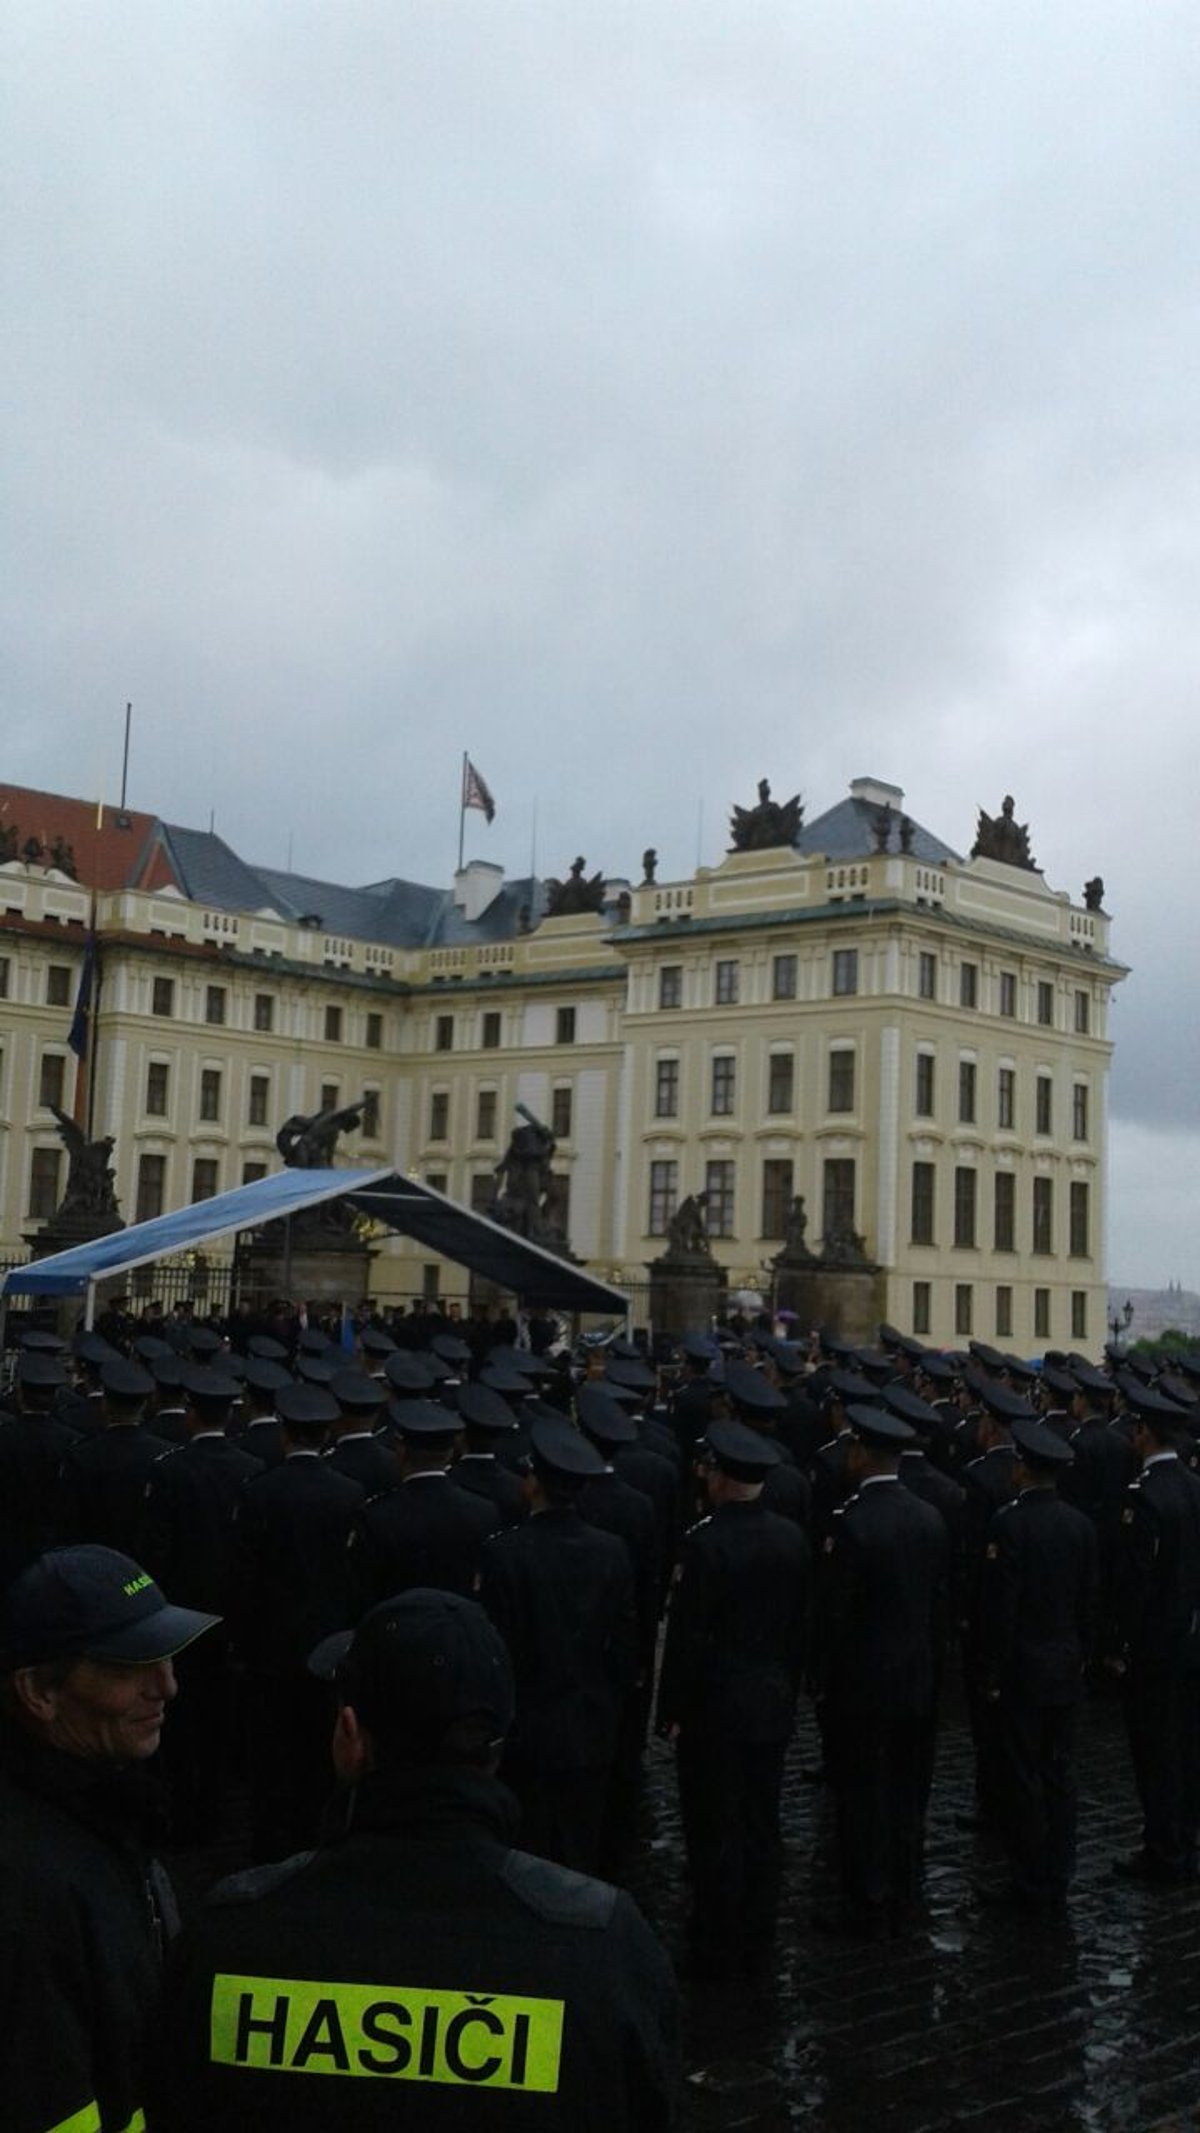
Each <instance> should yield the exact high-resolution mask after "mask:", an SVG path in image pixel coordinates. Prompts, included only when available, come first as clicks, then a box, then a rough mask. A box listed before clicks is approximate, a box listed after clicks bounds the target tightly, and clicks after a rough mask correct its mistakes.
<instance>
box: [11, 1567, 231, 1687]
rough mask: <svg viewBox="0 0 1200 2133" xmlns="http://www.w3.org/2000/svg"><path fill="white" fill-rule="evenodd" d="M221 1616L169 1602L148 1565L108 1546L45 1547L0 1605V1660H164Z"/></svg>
mask: <svg viewBox="0 0 1200 2133" xmlns="http://www.w3.org/2000/svg"><path fill="white" fill-rule="evenodd" d="M220 1620H221V1617H220V1615H207V1614H200V1613H198V1612H197V1610H196V1609H195V1608H192V1607H172V1605H171V1603H170V1601H169V1600H167V1599H166V1598H165V1596H164V1595H163V1593H162V1592H161V1591H160V1589H159V1587H158V1586H157V1585H156V1584H155V1582H154V1579H153V1578H152V1577H151V1576H150V1575H149V1572H148V1571H145V1570H143V1569H142V1566H141V1564H140V1563H135V1562H134V1560H133V1558H132V1556H128V1555H119V1554H118V1553H117V1551H116V1549H115V1548H101V1547H97V1546H93V1545H87V1546H83V1547H78V1548H51V1549H49V1550H48V1552H47V1553H46V1554H45V1555H39V1556H38V1558H37V1560H36V1562H33V1563H30V1564H29V1565H28V1566H27V1567H26V1568H25V1569H24V1570H22V1571H21V1572H20V1573H19V1575H18V1576H17V1577H15V1578H14V1579H13V1582H12V1584H11V1585H10V1586H9V1588H8V1592H7V1594H6V1595H5V1599H4V1602H3V1607H2V1609H0V1665H2V1666H3V1667H4V1669H5V1670H6V1671H7V1672H10V1673H11V1672H13V1671H14V1670H15V1669H16V1668H17V1667H22V1666H41V1665H44V1664H46V1663H48V1662H49V1661H51V1660H54V1659H112V1660H115V1661H117V1662H118V1663H120V1664H122V1665H126V1666H138V1665H147V1666H148V1665H150V1664H152V1663H153V1662H154V1661H155V1660H158V1659H169V1658H171V1656H172V1654H173V1653H175V1652H181V1651H182V1650H183V1649H184V1646H185V1645H188V1644H191V1643H193V1642H194V1640H195V1639H196V1638H197V1637H199V1636H202V1635H203V1633H204V1631H205V1630H206V1629H212V1628H214V1627H215V1625H216V1624H217V1623H218V1622H219V1621H220Z"/></svg>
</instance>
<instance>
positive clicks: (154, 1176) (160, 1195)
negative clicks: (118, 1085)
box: [133, 1107, 167, 1222]
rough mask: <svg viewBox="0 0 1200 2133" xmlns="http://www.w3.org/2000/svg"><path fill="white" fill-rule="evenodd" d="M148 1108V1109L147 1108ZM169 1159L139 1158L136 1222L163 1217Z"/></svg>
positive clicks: (147, 1156) (161, 1156)
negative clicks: (158, 1216) (157, 1216)
mask: <svg viewBox="0 0 1200 2133" xmlns="http://www.w3.org/2000/svg"><path fill="white" fill-rule="evenodd" d="M147 1108H148V1107H147ZM166 1187H167V1159H166V1156H165V1155H142V1156H139V1157H138V1169H137V1198H136V1201H135V1203H134V1205H135V1208H136V1213H135V1215H134V1218H133V1219H134V1221H135V1222H153V1220H154V1218H155V1216H156V1215H161V1213H162V1211H163V1205H164V1202H165V1199H166Z"/></svg>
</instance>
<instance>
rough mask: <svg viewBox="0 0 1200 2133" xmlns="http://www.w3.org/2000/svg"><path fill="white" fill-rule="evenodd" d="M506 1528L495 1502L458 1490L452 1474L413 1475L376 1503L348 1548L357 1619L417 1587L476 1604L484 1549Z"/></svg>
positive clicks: (368, 1508) (369, 1506)
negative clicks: (490, 1538) (459, 1595)
mask: <svg viewBox="0 0 1200 2133" xmlns="http://www.w3.org/2000/svg"><path fill="white" fill-rule="evenodd" d="M499 1525H500V1513H499V1512H498V1511H497V1509H496V1507H495V1505H494V1504H492V1503H487V1502H485V1501H484V1500H483V1498H482V1497H479V1496H472V1495H470V1494H469V1492H468V1491H467V1490H466V1489H456V1488H455V1486H454V1484H453V1482H452V1481H450V1480H449V1479H448V1478H447V1476H446V1475H445V1474H437V1473H433V1474H414V1475H413V1476H412V1477H411V1479H410V1480H408V1481H403V1482H401V1484H400V1487H399V1488H398V1489H389V1490H388V1492H387V1494H386V1495H384V1496H374V1497H372V1499H371V1501H370V1502H369V1503H365V1504H364V1505H363V1507H362V1509H361V1511H360V1512H359V1514H358V1517H357V1518H356V1519H355V1522H354V1526H353V1528H352V1530H351V1534H350V1539H349V1543H348V1557H347V1567H348V1571H349V1581H350V1582H349V1596H350V1618H351V1620H352V1621H353V1622H358V1621H361V1619H362V1617H363V1615H365V1613H366V1612H367V1609H368V1608H369V1607H374V1605H375V1603H376V1601H377V1600H388V1599H390V1598H391V1597H392V1595H393V1593H397V1592H409V1591H411V1590H412V1588H413V1586H414V1585H433V1586H436V1588H437V1590H438V1591H439V1592H459V1593H462V1595H463V1596H464V1598H466V1599H469V1598H470V1597H471V1595H472V1593H473V1592H474V1591H475V1587H476V1585H477V1583H478V1579H479V1562H480V1557H481V1555H482V1552H483V1544H484V1542H485V1541H486V1540H487V1538H488V1536H489V1534H492V1533H495V1532H496V1531H497V1529H498V1527H499Z"/></svg>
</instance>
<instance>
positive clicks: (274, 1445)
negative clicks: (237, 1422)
mask: <svg viewBox="0 0 1200 2133" xmlns="http://www.w3.org/2000/svg"><path fill="white" fill-rule="evenodd" d="M256 1338H258V1336H255V1335H252V1336H251V1341H252V1342H253V1340H254V1339H256ZM270 1346H271V1347H272V1348H274V1347H277V1346H278V1342H276V1341H271V1342H270ZM292 1383H293V1378H292V1374H291V1371H290V1370H288V1369H286V1368H285V1366H284V1365H283V1364H282V1363H280V1362H277V1361H276V1359H275V1357H274V1356H270V1355H256V1354H250V1355H248V1356H247V1358H246V1361H245V1365H244V1367H243V1371H242V1398H243V1401H244V1403H245V1412H246V1426H245V1428H244V1429H243V1431H242V1433H241V1436H240V1437H239V1438H238V1439H237V1442H238V1443H239V1444H240V1445H241V1448H242V1450H243V1451H244V1452H249V1454H250V1456H251V1458H252V1459H258V1460H261V1462H262V1464H263V1466H279V1465H280V1463H281V1461H282V1459H283V1432H282V1430H281V1428H280V1423H279V1416H278V1414H277V1412H276V1407H275V1403H276V1400H277V1398H278V1396H279V1394H280V1393H281V1392H282V1391H283V1389H284V1387H285V1386H287V1385H291V1384H292Z"/></svg>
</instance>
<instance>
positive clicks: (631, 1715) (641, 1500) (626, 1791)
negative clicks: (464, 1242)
mask: <svg viewBox="0 0 1200 2133" xmlns="http://www.w3.org/2000/svg"><path fill="white" fill-rule="evenodd" d="M575 1406H576V1410H577V1413H578V1416H579V1427H580V1429H581V1430H582V1431H583V1434H584V1436H585V1437H586V1438H587V1439H588V1441H589V1443H591V1444H594V1445H595V1447H596V1450H597V1451H598V1452H599V1454H600V1457H601V1458H602V1460H603V1461H604V1471H603V1473H602V1474H596V1475H594V1476H593V1477H592V1479H591V1480H590V1481H585V1482H584V1485H583V1487H582V1489H581V1490H580V1492H579V1509H580V1511H581V1513H582V1515H583V1517H584V1518H585V1519H586V1520H587V1523H588V1524H589V1525H590V1526H599V1527H600V1529H601V1531H602V1532H604V1533H615V1534H616V1536H617V1538H618V1540H621V1541H623V1542H624V1543H625V1547H626V1549H627V1550H628V1553H629V1562H630V1568H631V1569H632V1571H633V1589H634V1608H635V1611H636V1615H637V1645H638V1660H637V1671H636V1674H635V1676H634V1679H633V1682H632V1684H631V1686H630V1692H629V1694H628V1696H627V1697H626V1699H625V1702H624V1705H623V1707H622V1711H621V1721H620V1730H619V1735H618V1740H617V1752H616V1756H615V1759H614V1762H613V1776H612V1783H611V1785H610V1787H609V1794H608V1805H607V1809H606V1813H605V1821H604V1837H603V1842H602V1845H601V1851H600V1863H601V1866H602V1867H603V1870H604V1872H605V1874H606V1875H607V1876H608V1877H609V1879H611V1880H617V1879H619V1878H620V1874H621V1871H622V1869H623V1865H624V1861H625V1857H626V1854H627V1852H628V1849H629V1846H630V1845H631V1843H632V1842H633V1838H634V1836H635V1834H636V1829H637V1816H638V1803H639V1798H640V1795H641V1780H642V1753H643V1750H644V1748H645V1745H646V1726H647V1723H648V1720H649V1716H650V1700H651V1697H652V1695H653V1691H654V1654H655V1647H656V1645H657V1642H658V1620H659V1606H660V1601H661V1592H660V1587H659V1558H658V1530H657V1526H656V1522H655V1517H654V1505H653V1504H652V1502H651V1501H650V1498H649V1497H648V1496H646V1495H644V1494H643V1492H642V1491H641V1489H635V1488H634V1487H633V1486H632V1485H631V1484H630V1483H629V1482H627V1481H622V1479H621V1476H620V1475H619V1474H618V1473H617V1471H616V1468H615V1466H614V1465H613V1461H614V1459H615V1457H616V1455H617V1453H618V1452H619V1451H620V1449H621V1446H622V1445H624V1444H632V1443H634V1442H635V1440H636V1437H637V1425H636V1423H635V1422H634V1420H633V1418H632V1416H631V1415H628V1414H627V1413H626V1412H625V1409H624V1408H623V1407H622V1406H621V1404H620V1402H619V1401H618V1400H614V1399H613V1397H612V1394H611V1393H610V1392H609V1390H608V1388H607V1387H606V1386H604V1385H601V1384H587V1385H581V1386H580V1388H579V1390H578V1392H577V1393H576V1395H575Z"/></svg>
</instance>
